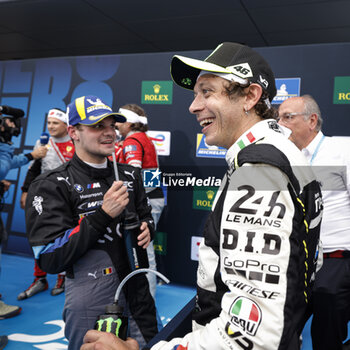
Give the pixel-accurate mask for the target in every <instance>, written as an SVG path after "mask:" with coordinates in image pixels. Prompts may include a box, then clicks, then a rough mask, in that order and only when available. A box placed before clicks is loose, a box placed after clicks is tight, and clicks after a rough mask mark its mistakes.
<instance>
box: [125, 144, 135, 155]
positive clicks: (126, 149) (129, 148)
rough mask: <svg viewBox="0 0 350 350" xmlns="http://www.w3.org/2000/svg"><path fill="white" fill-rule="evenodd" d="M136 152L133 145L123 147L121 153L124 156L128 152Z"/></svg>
mask: <svg viewBox="0 0 350 350" xmlns="http://www.w3.org/2000/svg"><path fill="white" fill-rule="evenodd" d="M136 150H137V147H136V146H135V145H129V146H125V148H124V150H123V153H124V154H126V153H128V152H134V151H136Z"/></svg>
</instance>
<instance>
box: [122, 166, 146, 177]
mask: <svg viewBox="0 0 350 350" xmlns="http://www.w3.org/2000/svg"><path fill="white" fill-rule="evenodd" d="M118 172H119V173H123V174H124V175H125V176H126V177H133V178H135V176H141V169H140V168H137V167H134V166H132V165H128V164H125V163H118Z"/></svg>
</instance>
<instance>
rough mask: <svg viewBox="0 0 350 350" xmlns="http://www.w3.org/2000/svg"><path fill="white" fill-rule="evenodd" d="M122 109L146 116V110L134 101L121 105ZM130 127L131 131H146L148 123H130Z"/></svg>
mask: <svg viewBox="0 0 350 350" xmlns="http://www.w3.org/2000/svg"><path fill="white" fill-rule="evenodd" d="M121 108H123V109H128V110H129V111H132V112H134V113H136V114H137V115H140V116H143V117H146V118H147V115H146V111H145V110H144V109H143V108H142V107H140V106H139V105H137V104H135V103H127V104H126V105H124V106H122V107H121ZM130 129H131V130H133V131H141V132H146V131H148V124H142V123H131V125H130Z"/></svg>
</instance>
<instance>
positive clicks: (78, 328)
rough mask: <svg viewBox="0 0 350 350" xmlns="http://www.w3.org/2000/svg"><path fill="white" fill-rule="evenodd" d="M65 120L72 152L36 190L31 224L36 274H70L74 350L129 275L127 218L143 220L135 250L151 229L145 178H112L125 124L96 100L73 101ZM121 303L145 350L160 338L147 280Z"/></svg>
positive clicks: (119, 172)
mask: <svg viewBox="0 0 350 350" xmlns="http://www.w3.org/2000/svg"><path fill="white" fill-rule="evenodd" d="M67 115H68V124H69V125H68V134H69V136H70V137H71V139H72V140H73V143H74V146H75V153H74V155H73V158H72V159H71V161H69V162H66V163H65V164H63V165H61V166H60V167H58V168H56V169H54V170H50V171H47V172H45V173H43V174H41V175H40V176H38V177H37V178H35V180H34V181H33V182H32V183H31V185H30V187H29V191H28V196H27V201H26V224H27V232H28V237H29V243H30V245H31V246H32V249H33V251H34V255H35V258H36V259H37V261H38V265H39V267H40V268H41V269H43V270H44V271H47V272H48V273H59V272H61V271H66V284H65V304H64V310H63V319H64V321H65V336H66V338H67V339H68V340H69V344H68V349H69V350H76V349H79V347H80V346H81V344H82V343H83V337H84V334H85V333H86V331H87V330H88V329H89V328H92V327H94V325H95V323H96V320H97V318H98V317H99V316H100V315H103V314H105V308H106V306H107V305H110V304H112V303H113V302H114V297H115V294H116V289H117V287H118V286H119V284H120V282H121V281H122V280H123V279H124V278H125V277H126V276H127V275H128V274H129V273H130V272H131V268H132V267H131V265H130V263H129V259H128V251H127V247H126V245H125V239H124V238H125V237H124V236H125V233H126V230H125V228H124V224H125V221H126V219H127V215H128V214H130V213H131V214H134V213H137V214H138V216H139V219H140V226H139V231H140V233H139V235H138V236H137V242H138V243H137V244H138V245H139V247H142V248H143V249H146V248H147V245H148V244H149V242H150V240H151V236H152V235H153V232H154V225H153V219H152V215H151V207H150V206H149V205H148V203H147V197H146V194H145V190H144V188H143V184H142V178H141V173H140V171H139V170H138V169H135V168H133V167H131V166H128V165H126V164H118V168H117V169H116V171H115V172H114V167H113V164H112V163H111V162H110V161H109V160H108V158H107V157H108V156H109V155H111V154H112V152H113V151H114V145H115V141H116V133H115V122H116V121H119V122H123V121H125V118H124V117H122V116H120V115H118V114H116V113H114V112H113V111H112V109H111V108H110V107H109V106H108V105H106V104H105V103H104V102H103V100H102V99H101V98H99V97H97V96H92V95H89V96H82V97H79V98H77V99H75V100H74V101H72V103H70V104H69V105H68V107H67ZM116 178H119V179H120V180H118V181H116ZM118 304H119V305H120V306H122V307H123V308H124V311H125V312H126V313H127V315H128V316H129V320H130V321H129V327H130V332H131V334H133V337H136V338H137V339H138V340H139V341H140V342H141V344H142V346H144V345H145V344H146V343H147V342H148V341H150V340H151V339H152V338H153V337H154V335H155V334H156V333H157V331H158V329H157V320H156V309H155V304H154V300H153V298H152V296H151V294H150V292H149V286H148V283H147V278H146V276H145V275H144V274H136V275H135V276H133V278H131V279H130V280H128V282H127V283H126V284H125V286H124V288H123V291H122V293H121V295H120V298H119V300H118Z"/></svg>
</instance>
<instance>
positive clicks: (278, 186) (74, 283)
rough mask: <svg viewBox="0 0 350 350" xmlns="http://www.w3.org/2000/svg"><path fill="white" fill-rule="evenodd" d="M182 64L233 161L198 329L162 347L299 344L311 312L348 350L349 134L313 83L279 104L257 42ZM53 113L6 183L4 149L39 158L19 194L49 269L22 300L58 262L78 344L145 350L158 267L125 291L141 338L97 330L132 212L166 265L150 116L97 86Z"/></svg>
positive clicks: (126, 269)
mask: <svg viewBox="0 0 350 350" xmlns="http://www.w3.org/2000/svg"><path fill="white" fill-rule="evenodd" d="M171 76H172V79H173V81H174V82H175V83H176V84H177V85H179V86H180V87H182V88H185V89H187V90H192V91H193V93H194V98H193V101H192V103H191V105H190V106H189V111H190V112H191V113H192V114H194V115H195V116H196V119H197V122H198V124H199V125H200V126H201V127H202V133H203V134H204V135H205V137H206V143H207V144H208V145H215V146H220V147H223V148H225V149H227V153H226V162H227V172H226V174H223V180H222V184H221V187H220V189H219V190H218V192H217V194H216V198H215V200H214V203H213V206H212V210H211V212H210V214H209V216H208V218H207V221H206V224H205V227H204V231H203V237H204V240H203V242H202V243H201V245H200V247H199V265H198V273H197V296H196V307H195V309H194V311H193V315H192V317H193V330H192V332H189V333H188V334H184V335H183V337H182V338H181V337H178V338H174V339H171V340H169V341H161V342H159V343H157V344H155V345H154V346H153V347H152V350H159V349H162V350H170V349H174V350H180V349H191V350H197V349H198V350H199V349H218V350H220V349H223V350H224V349H232V350H236V349H237V350H238V349H245V350H248V349H269V350H273V349H276V350H299V349H300V346H301V332H302V330H303V328H304V325H305V323H306V321H307V320H308V318H309V317H310V316H311V315H312V317H313V320H312V326H311V336H312V343H313V349H314V350H326V349H327V350H329V349H332V350H341V349H343V342H344V340H346V337H347V323H348V320H349V311H350V310H349V309H350V298H349V295H348V294H349V291H350V289H349V287H350V283H349V281H350V278H349V280H348V279H347V277H348V276H347V273H348V271H349V268H348V264H349V262H350V259H349V257H350V240H349V239H348V238H347V229H348V228H349V227H350V180H349V179H348V178H347V175H346V170H347V169H349V166H350V164H349V163H350V154H349V152H350V151H349V148H348V147H347V144H346V141H344V139H342V138H335V137H328V136H325V135H324V134H323V133H322V131H321V129H322V117H321V112H320V108H319V106H318V104H317V102H316V101H315V100H314V99H313V98H312V97H311V96H310V95H304V96H301V97H295V98H290V99H287V100H285V101H284V102H283V103H282V104H281V105H280V106H279V108H278V109H276V108H274V107H272V105H271V101H272V99H273V98H274V97H275V95H276V85H275V77H274V74H273V72H272V70H271V68H270V66H269V64H268V63H267V62H266V60H265V59H264V58H263V57H262V56H261V55H260V54H259V53H257V52H256V51H255V50H253V49H251V48H249V47H248V46H245V45H241V44H238V43H231V42H225V43H222V44H220V45H219V46H218V47H217V48H216V49H215V50H214V51H213V52H212V53H211V54H210V55H209V56H208V57H207V58H206V59H204V60H199V59H193V58H190V57H185V56H180V55H175V56H174V57H173V59H172V61H171ZM2 120H3V123H7V124H8V125H11V124H10V123H11V118H2ZM47 123H48V124H47V126H48V131H49V133H50V143H49V147H45V146H43V145H41V144H40V141H38V142H37V144H36V146H35V148H34V150H33V152H32V153H31V154H29V155H19V156H13V149H11V147H10V145H9V144H8V142H3V143H1V144H0V152H1V153H0V161H1V168H0V169H1V172H0V174H1V179H2V180H4V179H5V177H6V171H2V168H3V164H2V162H3V159H5V160H6V161H9V162H10V163H11V162H12V163H11V164H10V165H7V168H13V167H19V166H22V165H24V164H26V163H28V162H29V161H30V160H33V159H35V161H33V163H32V165H31V166H30V168H29V171H28V174H27V177H26V180H25V184H24V185H23V187H22V191H23V195H22V198H21V201H22V202H21V205H22V207H23V208H24V209H25V217H26V226H27V233H28V239H29V242H30V245H31V247H32V249H33V253H34V259H35V272H34V276H35V280H34V282H33V284H32V285H31V286H30V287H29V288H28V289H27V290H26V291H24V292H23V293H21V294H20V295H19V296H18V299H20V300H22V299H25V298H29V297H31V296H32V295H34V294H36V293H38V292H40V291H43V290H46V289H47V288H48V284H47V281H46V279H45V277H46V273H52V274H56V273H57V274H58V282H57V284H56V286H55V288H54V290H55V289H56V290H58V292H59V293H61V292H63V291H64V292H65V304H64V310H63V319H64V321H65V325H66V326H65V336H66V338H67V339H68V342H69V343H68V344H69V345H68V349H70V350H78V349H81V350H97V349H99V350H101V349H102V350H103V349H105V350H128V349H129V350H136V349H139V348H140V349H142V348H143V347H145V345H146V344H147V343H148V342H149V341H150V340H151V339H152V338H153V337H154V336H155V335H156V334H157V333H158V331H159V329H160V328H161V325H160V324H159V317H157V310H156V306H155V289H156V278H155V275H153V274H151V273H150V274H147V276H145V275H144V274H137V275H135V276H134V277H133V279H131V280H130V282H129V283H128V284H126V285H125V287H124V288H123V290H122V291H121V293H120V298H119V300H118V301H117V303H118V305H119V306H121V307H122V308H123V309H124V311H125V314H126V315H127V317H128V319H129V338H128V339H126V340H123V339H120V338H118V337H117V336H116V335H114V334H112V333H110V332H103V331H99V330H93V329H94V326H95V322H96V319H97V317H98V316H99V315H101V314H103V313H104V311H105V307H106V305H110V304H113V303H115V302H116V301H115V300H114V295H115V291H116V287H117V286H118V285H120V283H121V281H122V280H123V279H124V278H125V277H126V276H128V275H129V273H130V272H131V271H132V270H133V265H132V264H131V262H130V260H129V257H130V255H129V254H128V253H129V252H128V249H129V247H128V245H127V244H125V239H124V238H125V235H126V232H127V228H126V227H127V225H126V222H128V220H129V219H130V218H131V217H133V218H135V217H136V218H137V220H136V221H137V222H138V224H137V227H138V235H137V243H136V244H137V245H138V247H141V248H142V249H144V250H147V256H148V261H149V266H150V268H151V269H153V270H156V268H157V267H156V264H155V255H154V248H153V237H154V232H155V229H156V226H157V223H158V221H159V218H160V215H161V213H162V210H163V208H164V196H163V193H162V191H161V189H160V188H145V187H144V186H143V181H142V171H144V170H149V169H158V168H159V162H158V157H157V152H156V149H155V146H154V145H153V143H152V141H151V140H150V138H149V137H148V135H147V133H146V132H147V131H148V117H147V115H146V112H145V110H144V109H143V108H141V107H140V106H138V105H136V104H126V105H123V106H121V107H120V109H119V110H118V111H113V110H112V108H111V107H110V106H108V105H107V104H106V103H105V102H104V101H103V100H102V99H101V98H100V97H98V96H93V95H88V96H82V97H79V98H77V99H75V100H73V101H72V102H71V103H70V104H69V105H68V106H67V111H66V112H64V111H60V110H58V109H53V110H51V111H49V113H48V116H47ZM116 129H117V131H118V132H119V134H120V137H121V140H118V141H117V134H116ZM2 145H4V148H2V147H3V146H2ZM5 152H7V153H6V157H5V156H2V155H3V154H5ZM16 157H18V159H17V158H16ZM39 159H40V160H39ZM115 159H117V160H118V163H117V162H116V161H115ZM5 160H4V162H5ZM310 165H311V166H310ZM4 188H5V189H6V188H8V184H7V185H4ZM82 192H84V196H82V195H81V193H82ZM91 198H93V203H94V204H93V205H92V204H91ZM63 276H64V277H63ZM58 292H57V291H56V292H53V294H54V295H55V294H58ZM1 303H2V302H0V318H1V312H2V311H1V310H2V307H7V308H8V310H9V313H8V315H7V317H12V316H15V315H17V314H18V313H19V312H20V308H18V307H16V306H9V305H5V304H4V303H2V304H4V306H3V305H2V304H1ZM114 305H115V304H114ZM3 318H6V316H5V317H3ZM1 341H3V344H4V345H3V347H4V346H5V345H6V337H5V336H3V337H1V338H0V349H1Z"/></svg>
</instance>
